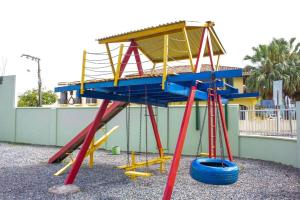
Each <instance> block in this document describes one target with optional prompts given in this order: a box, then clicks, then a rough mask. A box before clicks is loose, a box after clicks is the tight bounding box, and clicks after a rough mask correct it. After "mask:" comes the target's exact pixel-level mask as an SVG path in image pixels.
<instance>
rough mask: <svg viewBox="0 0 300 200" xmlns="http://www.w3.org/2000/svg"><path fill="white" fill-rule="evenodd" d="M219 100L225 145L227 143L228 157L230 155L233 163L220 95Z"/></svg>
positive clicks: (229, 157)
mask: <svg viewBox="0 0 300 200" xmlns="http://www.w3.org/2000/svg"><path fill="white" fill-rule="evenodd" d="M217 98H218V107H219V111H220V116H221V122H222V128H223V132H224V139H225V143H226V150H227V155H228V159H229V160H230V161H232V160H233V158H232V153H231V149H230V144H229V139H228V132H227V127H226V122H225V115H224V112H223V107H222V101H221V96H220V95H218V96H217ZM220 139H221V138H220Z"/></svg>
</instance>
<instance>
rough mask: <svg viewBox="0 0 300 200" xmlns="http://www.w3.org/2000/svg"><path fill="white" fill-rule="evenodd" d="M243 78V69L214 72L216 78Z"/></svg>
mask: <svg viewBox="0 0 300 200" xmlns="http://www.w3.org/2000/svg"><path fill="white" fill-rule="evenodd" d="M242 76H243V70H242V69H233V70H222V71H215V72H214V77H215V78H235V77H242Z"/></svg>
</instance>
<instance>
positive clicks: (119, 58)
mask: <svg viewBox="0 0 300 200" xmlns="http://www.w3.org/2000/svg"><path fill="white" fill-rule="evenodd" d="M123 48H124V44H121V45H120V50H119V56H118V65H117V71H116V73H115V78H114V86H117V85H118V81H119V78H120V70H121V64H122V54H123Z"/></svg>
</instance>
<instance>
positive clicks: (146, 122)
mask: <svg viewBox="0 0 300 200" xmlns="http://www.w3.org/2000/svg"><path fill="white" fill-rule="evenodd" d="M147 99H148V92H147V86H146V85H145V128H146V131H145V132H146V133H145V134H146V172H148V171H149V165H148V118H147V115H148V112H147V108H148V105H147V103H148V102H147Z"/></svg>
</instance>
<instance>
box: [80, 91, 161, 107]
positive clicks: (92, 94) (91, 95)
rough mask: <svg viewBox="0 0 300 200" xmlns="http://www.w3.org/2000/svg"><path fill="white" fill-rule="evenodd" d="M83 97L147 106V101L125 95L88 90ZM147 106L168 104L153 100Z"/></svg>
mask: <svg viewBox="0 0 300 200" xmlns="http://www.w3.org/2000/svg"><path fill="white" fill-rule="evenodd" d="M82 97H87V98H96V99H109V100H112V101H123V102H131V103H137V104H145V102H146V101H145V100H143V99H141V98H134V97H128V96H124V95H116V94H106V93H102V92H98V91H92V90H86V91H85V92H84V94H83V95H82ZM147 104H151V105H155V106H160V107H167V104H165V103H160V102H158V101H153V100H152V99H147Z"/></svg>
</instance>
